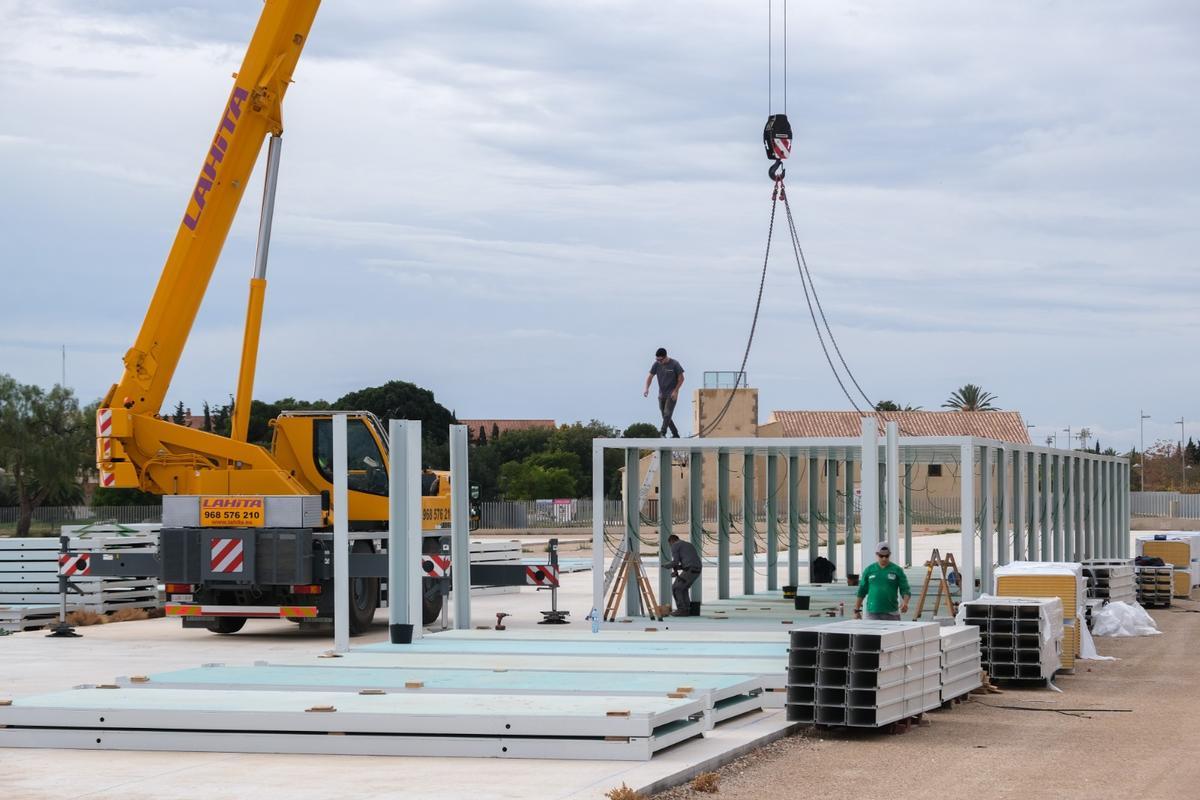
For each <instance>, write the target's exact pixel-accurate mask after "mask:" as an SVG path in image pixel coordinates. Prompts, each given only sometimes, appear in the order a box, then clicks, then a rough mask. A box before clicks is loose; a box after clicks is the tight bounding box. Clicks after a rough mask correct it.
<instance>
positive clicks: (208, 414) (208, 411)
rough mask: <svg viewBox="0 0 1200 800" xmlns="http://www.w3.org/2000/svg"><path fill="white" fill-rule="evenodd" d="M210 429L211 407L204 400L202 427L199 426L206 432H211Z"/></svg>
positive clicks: (211, 426) (211, 419)
mask: <svg viewBox="0 0 1200 800" xmlns="http://www.w3.org/2000/svg"><path fill="white" fill-rule="evenodd" d="M212 429H213V418H212V408H211V407H210V406H209V405H208V401H207V400H205V401H204V427H203V428H201V430H203V431H206V432H207V433H212Z"/></svg>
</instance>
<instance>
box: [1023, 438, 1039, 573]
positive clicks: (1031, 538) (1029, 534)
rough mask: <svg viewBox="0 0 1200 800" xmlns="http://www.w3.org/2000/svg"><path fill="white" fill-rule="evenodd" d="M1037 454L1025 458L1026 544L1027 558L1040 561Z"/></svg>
mask: <svg viewBox="0 0 1200 800" xmlns="http://www.w3.org/2000/svg"><path fill="white" fill-rule="evenodd" d="M1037 460H1038V459H1037V453H1034V452H1032V451H1031V452H1029V453H1027V454H1026V457H1025V493H1026V495H1027V497H1026V498H1025V544H1026V546H1027V547H1028V555H1027V558H1028V559H1029V560H1030V561H1037V560H1038V532H1037V496H1038V479H1037V477H1038V475H1037Z"/></svg>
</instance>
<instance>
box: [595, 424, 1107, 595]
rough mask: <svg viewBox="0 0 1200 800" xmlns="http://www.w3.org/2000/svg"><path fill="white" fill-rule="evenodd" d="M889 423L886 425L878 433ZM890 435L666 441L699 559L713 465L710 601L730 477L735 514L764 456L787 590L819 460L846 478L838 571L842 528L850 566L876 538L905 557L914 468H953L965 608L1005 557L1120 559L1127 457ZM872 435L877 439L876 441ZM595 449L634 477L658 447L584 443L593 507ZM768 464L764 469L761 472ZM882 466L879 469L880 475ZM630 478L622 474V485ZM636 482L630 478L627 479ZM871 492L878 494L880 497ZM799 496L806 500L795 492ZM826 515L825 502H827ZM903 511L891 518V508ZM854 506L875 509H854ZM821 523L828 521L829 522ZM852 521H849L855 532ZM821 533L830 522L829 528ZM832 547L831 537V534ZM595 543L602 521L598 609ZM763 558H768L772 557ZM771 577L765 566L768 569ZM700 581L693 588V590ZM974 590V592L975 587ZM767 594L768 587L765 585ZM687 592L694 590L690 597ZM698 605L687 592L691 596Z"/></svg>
mask: <svg viewBox="0 0 1200 800" xmlns="http://www.w3.org/2000/svg"><path fill="white" fill-rule="evenodd" d="M892 426H895V423H889V427H892ZM890 433H891V434H892V435H891V436H886V435H885V436H884V437H880V436H879V431H878V427H877V423H876V420H875V419H874V418H864V419H863V423H862V435H861V437H858V438H848V437H837V438H748V437H733V438H721V439H700V438H697V439H680V440H677V441H673V442H672V443H671V450H672V451H674V452H675V453H679V452H684V453H686V454H687V457H688V465H689V466H688V469H689V476H688V478H689V479H688V487H689V489H690V493H689V506H690V508H691V517H692V520H691V524H690V537H691V541H692V543H693V544H696V546H697V549H699V550H700V552H701V554H702V555H711V553H710V554H705V551H704V547H703V545H704V540H705V538H711V536H712V535H711V534H708V533H706V532H705V531H704V530H703V527H702V525H700V524H699V523H698V522H697V520H698V519H699V517H700V515H699V513H698V511H697V509H698V507H699V504H700V502H701V500H700V492H699V491H697V487H699V488H700V489H703V488H704V479H703V473H702V470H703V465H704V464H705V463H709V462H715V464H716V480H715V483H716V487H715V488H716V494H717V498H716V500H717V509H718V513H717V517H718V521H717V526H716V531H715V539H716V559H717V594H718V597H719V599H728V598H729V597H730V596H731V593H730V583H731V577H730V567H731V563H730V561H731V559H730V547H729V543H730V541H731V537H732V536H733V535H734V533H733V532H734V515H733V513H732V510H731V509H732V504H731V501H730V485H731V475H730V470H731V468H732V465H739V466H740V467H741V470H740V471H741V473H742V481H743V488H744V491H745V492H746V494H745V495H744V496H745V497H749V498H750V501H749V502H744V503H743V505H744V507H745V508H747V509H750V510H751V511H752V512H757V511H758V510H759V509H758V505H759V503H757V502H756V501H755V500H754V498H755V495H754V494H753V489H754V476H755V467H754V466H753V465H754V464H755V462H756V461H757V460H759V459H765V461H766V463H767V465H768V467H767V469H766V470H765V472H766V474H767V475H768V480H771V479H772V478H773V479H774V481H776V482H775V483H769V484H768V486H767V490H766V496H767V497H768V498H770V501H769V502H768V503H766V504H765V505H766V506H767V509H766V510H767V520H766V524H765V526H763V530H764V531H765V538H766V548H765V549H766V552H767V554H768V562H767V563H768V566H770V565H771V564H772V563H773V562H774V561H775V560H776V559H777V558H778V553H779V550H780V547H779V545H780V542H779V537H780V535H781V534H780V529H781V527H782V525H781V523H782V522H783V521H786V525H787V536H788V540H787V545H788V578H789V583H791V584H796V583H798V582H799V581H798V578H799V570H798V563H799V561H800V544H801V543H800V542H799V537H798V531H799V530H800V529H801V528H802V526H801V520H802V518H803V516H804V514H802V513H801V503H802V500H803V496H804V495H805V494H807V496H808V503H809V504H808V506H807V508H805V509H804V510H805V512H807V509H815V508H816V504H817V495H818V490H817V478H816V475H817V474H818V470H819V469H820V466H819V465H820V463H821V462H822V461H824V462H828V463H830V464H832V465H833V466H832V467H826V469H827V470H828V471H829V475H830V479H831V480H834V479H836V478H835V476H838V475H839V474H841V475H844V476H845V490H846V491H845V495H846V501H847V502H846V508H845V512H844V514H843V522H844V524H845V526H846V529H847V531H848V532H851V535H850V536H848V537H847V542H846V546H845V549H844V555H843V563H842V564H839V571H840V572H841V574H843V575H844V574H845V573H846V572H850V571H852V570H853V569H854V564H855V555H856V554H855V552H854V550H855V548H854V546H853V544H852V542H853V531H854V530H855V528H857V530H858V531H859V532H860V539H859V542H858V545H859V546H858V548H857V550H858V553H857V562H858V563H859V564H869V563H871V561H872V560H873V559H874V551H875V546H876V544H877V543H878V542H879V540H880V538H881V537H882V538H884V539H885V540H887V541H889V542H891V543H892V544H893V547H894V548H895V547H897V545H898V544H899V542H900V541H901V537H903V541H904V552H905V555H906V556H907V557H908V558H907V559H906V560H911V556H909V554H911V552H912V520H911V511H910V506H909V504H908V503H901V502H900V497H901V496H904V497H906V498H908V497H911V474H912V466H913V465H914V464H957V465H958V470H959V473H958V475H959V488H960V497H959V501H960V525H961V528H960V529H961V530H962V532H963V533H962V538H961V543H960V546H959V554H958V555H959V559H958V564H959V568H960V570H961V571H962V586H963V589H962V592H963V599H964V600H970V599H972V598H974V597H976V596H977V595H978V594H979V593H980V591H984V592H990V591H991V590H992V581H993V568H994V567H995V566H996V565H1003V564H1007V563H1009V562H1010V561H1054V560H1063V559H1066V558H1069V559H1071V560H1076V561H1077V560H1083V559H1090V558H1127V557H1128V556H1129V553H1130V541H1129V538H1130V537H1129V470H1130V465H1129V460H1128V459H1126V458H1121V457H1118V456H1106V455H1099V454H1096V453H1087V452H1083V451H1076V450H1059V449H1055V448H1050V447H1040V446H1036V445H1026V444H1016V443H1012V442H1002V441H998V440H994V439H981V438H976V437H969V436H945V437H942V436H901V435H899V433H900V432H899V431H898V429H896V428H893V430H892V431H891V432H890ZM881 438H882V441H881ZM606 450H619V451H621V453H622V454H623V456H624V459H623V460H624V463H625V464H626V466H627V468H629V469H632V471H633V472H634V478H635V479H636V472H637V465H638V461H639V457H640V455H641V454H642V452H643V451H654V450H659V451H663V452H665V450H664V448H663V441H662V440H661V439H596V440H594V442H593V444H592V465H593V480H592V494H593V502H594V503H595V504H596V505H595V506H594V507H597V508H599V507H600V505H599V504H600V503H602V502H603V500H604V482H603V464H604V453H605V451H606ZM773 462H774V463H775V466H774V468H772V467H771V466H770V465H771V464H772V463H773ZM856 467H857V471H858V474H859V481H858V485H859V486H860V487H861V501H860V503H859V504H858V509H857V512H858V519H857V520H856V519H855V513H854V512H855V508H854V502H853V501H854V497H853V495H852V493H851V491H849V489H850V487H851V486H852V485H853V479H852V476H853V475H854V473H855V470H856ZM887 467H890V469H889V468H887ZM798 468H799V469H804V468H806V469H807V473H808V476H809V480H808V486H807V487H802V486H801V485H800V484H801V482H800V474H799V471H798ZM629 482H630V478H629V477H628V476H627V477H626V484H629ZM634 483H635V484H636V480H634ZM881 487H882V490H881ZM805 489H807V492H806V491H805ZM673 499H674V496H673V486H672V484H671V483H670V482H666V483H664V485H662V486H660V489H659V508H660V509H669V508H671V507H672V501H673ZM831 507H832V506H831ZM901 507H902V509H903V514H902V516H903V519H902V520H901V519H900V517H901V514H900V508H901ZM863 509H878V512H873V513H863ZM743 516H744V517H745V516H749V517H750V519H749V520H746V519H743V520H741V522H742V524H741V525H740V526H739V527H740V529H741V531H740V533H741V536H743V537H744V538H745V543H746V545H747V546H746V547H744V549H743V555H742V587H741V589H742V591H741V594H742V595H746V596H749V595H753V594H754V593H755V591H756V588H757V589H761V588H762V587H756V585H755V584H756V574H755V569H754V566H755V562H754V560H753V553H754V552H755V550H756V549H757V536H754V535H752V533H751V532H752V531H754V530H755V529H756V528H757V527H758V525H757V522H756V520H755V519H754V517H756V516H757V514H756V513H751V514H749V515H746V514H745V513H743ZM831 516H832V515H831ZM807 517H808V526H807V528H808V534H809V546H808V559H807V560H808V563H809V564H811V563H812V562H813V561H814V560H815V559H816V557H817V555H818V554H819V553H818V549H817V544H816V538H817V533H818V525H817V520H816V515H815V514H812V513H807ZM669 522H670V521H669V520H668V521H666V522H660V525H659V536H660V539H665V535H664V534H665V533H666V532H667V530H668V529H669V527H670V524H669ZM856 523H857V525H856ZM829 527H830V530H832V525H830V526H829ZM622 535H624V536H625V537H626V538H627V539H628V541H629V542H630V543H632V544H633V545H634V546H636V543H637V542H638V541H639V537H640V536H641V535H642V534H641V524H640V520H638V519H632V518H630V519H626V520H625V524H624V530H623V534H622ZM830 538H831V540H834V541H836V540H835V537H830ZM605 543H606V536H605V524H604V519H603V516H602V515H596V516H595V517H594V518H593V521H592V558H593V569H592V575H593V597H594V604H595V605H596V606H597V607H599V606H600V604H601V602H602V591H603V578H604V571H605V568H606V566H607V564H606V561H607V559H606V549H605ZM837 552H838V551H837V548H836V545H835V544H831V545H830V547H828V549H827V551H826V557H828V558H830V560H832V561H834V562H835V563H837V558H836V556H837ZM772 556H774V557H772ZM769 571H770V570H769ZM699 583H700V581H697V582H696V585H697V586H698V585H699ZM977 583H978V586H977ZM766 584H767V588H768V590H769V589H770V588H772V587H773V586H774V583H773V581H772V580H770V579H768V581H767V582H766ZM694 591H695V590H694ZM695 596H697V597H698V592H697V594H696V595H695ZM625 613H626V614H627V615H630V616H638V615H639V613H640V612H639V609H638V607H637V605H636V604H627V606H626V609H625Z"/></svg>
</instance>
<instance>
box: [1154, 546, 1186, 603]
mask: <svg viewBox="0 0 1200 800" xmlns="http://www.w3.org/2000/svg"><path fill="white" fill-rule="evenodd" d="M1160 558H1161V556H1160ZM1163 560H1164V561H1165V560H1166V559H1163ZM1174 575H1175V588H1174V589H1173V590H1172V594H1174V595H1175V596H1176V597H1191V596H1192V573H1191V572H1189V571H1187V570H1186V569H1177V570H1175V572H1174Z"/></svg>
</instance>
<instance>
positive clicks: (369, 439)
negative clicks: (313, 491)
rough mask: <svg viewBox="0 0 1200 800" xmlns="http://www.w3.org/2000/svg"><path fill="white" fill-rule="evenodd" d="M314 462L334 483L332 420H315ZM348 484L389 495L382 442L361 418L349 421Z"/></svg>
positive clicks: (318, 470)
mask: <svg viewBox="0 0 1200 800" xmlns="http://www.w3.org/2000/svg"><path fill="white" fill-rule="evenodd" d="M313 461H314V462H315V463H316V467H317V472H318V473H320V475H321V477H322V478H324V479H325V480H327V481H329V482H330V483H333V420H331V419H317V420H313ZM346 466H347V469H348V471H349V475H348V477H347V481H346V485H347V488H349V490H350V491H352V492H365V493H366V494H377V495H387V493H388V476H387V464H386V463H385V462H384V460H383V455H382V453H380V452H379V443H378V442H376V441H375V437H374V436H372V435H371V429H370V428H368V427H367V423H366V422H365V421H364V420H361V419H348V420H346Z"/></svg>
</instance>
